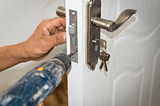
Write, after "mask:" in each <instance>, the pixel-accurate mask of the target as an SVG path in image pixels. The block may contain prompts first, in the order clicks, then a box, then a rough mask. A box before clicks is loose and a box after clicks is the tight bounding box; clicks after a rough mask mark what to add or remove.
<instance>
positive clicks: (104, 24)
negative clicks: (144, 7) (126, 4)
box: [91, 9, 137, 32]
mask: <svg viewBox="0 0 160 106" xmlns="http://www.w3.org/2000/svg"><path fill="white" fill-rule="evenodd" d="M136 11H137V10H134V9H126V10H124V11H123V12H122V13H121V14H120V15H119V17H118V18H117V20H116V21H115V22H114V21H112V20H106V19H103V18H99V17H91V23H92V24H93V25H95V26H97V27H99V28H103V29H105V30H107V31H109V32H113V31H115V30H117V29H118V28H119V27H120V26H121V25H122V24H123V23H125V22H126V21H127V20H128V19H129V18H130V17H131V16H132V15H133V14H135V13H136Z"/></svg>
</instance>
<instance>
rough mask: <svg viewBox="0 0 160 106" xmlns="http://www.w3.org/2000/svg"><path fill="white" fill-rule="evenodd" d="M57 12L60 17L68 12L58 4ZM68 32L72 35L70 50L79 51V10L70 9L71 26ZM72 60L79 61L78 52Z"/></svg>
mask: <svg viewBox="0 0 160 106" xmlns="http://www.w3.org/2000/svg"><path fill="white" fill-rule="evenodd" d="M56 14H57V15H58V16H60V17H65V16H66V12H65V8H64V7H63V6H58V7H57V10H56ZM68 32H69V35H70V52H73V51H75V50H76V51H78V35H77V11H75V10H69V27H68ZM71 60H72V61H73V62H76V63H78V52H77V53H75V54H74V55H73V56H72V57H71Z"/></svg>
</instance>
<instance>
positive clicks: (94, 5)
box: [87, 0, 101, 70]
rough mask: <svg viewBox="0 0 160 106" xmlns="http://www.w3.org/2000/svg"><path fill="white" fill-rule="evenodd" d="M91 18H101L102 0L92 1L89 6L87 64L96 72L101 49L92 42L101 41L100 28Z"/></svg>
mask: <svg viewBox="0 0 160 106" xmlns="http://www.w3.org/2000/svg"><path fill="white" fill-rule="evenodd" d="M91 17H101V0H90V1H89V2H88V5H87V64H88V67H89V68H90V69H91V70H94V69H95V66H96V64H97V62H98V53H99V50H100V48H99V45H97V44H95V43H93V42H92V41H96V40H99V39H100V28H99V27H96V26H94V25H93V24H92V23H91Z"/></svg>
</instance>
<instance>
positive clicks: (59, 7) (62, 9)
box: [56, 6, 66, 17]
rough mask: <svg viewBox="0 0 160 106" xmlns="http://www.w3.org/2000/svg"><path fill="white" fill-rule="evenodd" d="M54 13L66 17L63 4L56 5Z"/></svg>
mask: <svg viewBox="0 0 160 106" xmlns="http://www.w3.org/2000/svg"><path fill="white" fill-rule="evenodd" d="M56 14H57V15H58V16H60V17H66V10H65V7H63V6H58V7H57V10H56Z"/></svg>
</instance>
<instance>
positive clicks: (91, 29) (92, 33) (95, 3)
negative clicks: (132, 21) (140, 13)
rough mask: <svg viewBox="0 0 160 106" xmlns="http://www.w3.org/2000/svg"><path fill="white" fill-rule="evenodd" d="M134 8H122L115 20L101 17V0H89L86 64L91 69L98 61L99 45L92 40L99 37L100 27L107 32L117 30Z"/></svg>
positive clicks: (96, 39) (134, 11)
mask: <svg viewBox="0 0 160 106" xmlns="http://www.w3.org/2000/svg"><path fill="white" fill-rule="evenodd" d="M134 13H136V10H134V9H127V10H124V11H123V12H122V13H121V14H120V15H119V17H118V18H117V20H116V21H115V22H114V21H112V20H106V19H103V18H101V0H90V1H89V2H88V5H87V64H88V66H89V68H90V69H91V70H94V69H95V66H96V64H97V62H98V53H99V51H100V45H97V44H95V43H93V42H96V41H99V39H100V28H102V29H105V30H107V31H109V32H113V31H115V30H117V29H118V28H119V27H120V26H121V25H122V24H123V23H125V22H126V21H127V20H128V19H129V18H130V17H131V16H132V15H133V14H134Z"/></svg>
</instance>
